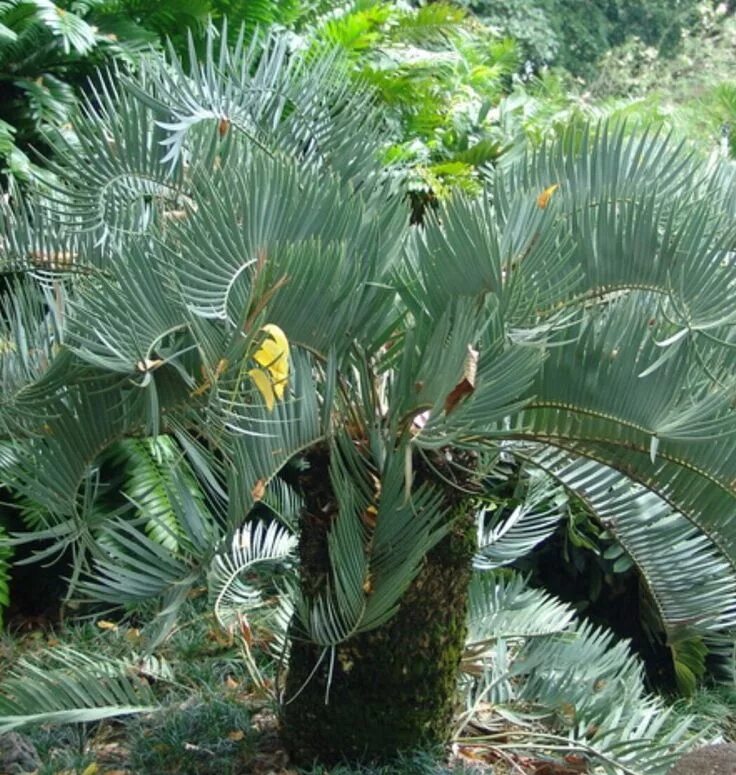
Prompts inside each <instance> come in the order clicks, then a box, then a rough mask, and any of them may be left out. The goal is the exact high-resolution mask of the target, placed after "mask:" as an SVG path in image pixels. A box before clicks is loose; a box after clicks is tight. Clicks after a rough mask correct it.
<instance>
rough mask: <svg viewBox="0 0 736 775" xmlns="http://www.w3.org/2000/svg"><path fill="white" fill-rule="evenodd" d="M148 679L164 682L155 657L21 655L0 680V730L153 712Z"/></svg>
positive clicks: (61, 651) (163, 668) (165, 673)
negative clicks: (28, 725)
mask: <svg viewBox="0 0 736 775" xmlns="http://www.w3.org/2000/svg"><path fill="white" fill-rule="evenodd" d="M147 678H151V679H155V680H167V679H170V678H171V672H170V670H169V668H168V666H167V664H166V663H165V662H163V661H162V660H160V659H153V658H142V657H141V658H139V657H136V656H135V655H133V656H132V657H130V658H127V659H112V658H109V657H101V656H100V655H99V654H95V655H94V656H92V655H87V654H82V653H80V652H78V651H75V650H73V649H70V648H57V649H53V650H50V651H47V652H46V653H45V654H43V655H41V656H28V657H22V658H21V659H20V660H18V662H17V663H16V665H15V666H14V667H12V668H11V669H10V670H9V671H8V672H7V673H6V674H5V675H4V676H3V679H2V681H0V732H8V731H10V730H12V729H17V728H18V727H22V726H25V725H27V724H70V723H77V722H83V721H99V720H100V719H105V718H110V717H112V716H124V715H128V714H131V713H146V712H151V711H153V710H156V709H157V707H158V702H157V701H156V699H155V697H154V694H153V691H152V690H151V688H150V685H149V683H148V681H147V680H146V679H147Z"/></svg>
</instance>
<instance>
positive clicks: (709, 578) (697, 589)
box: [533, 450, 736, 643]
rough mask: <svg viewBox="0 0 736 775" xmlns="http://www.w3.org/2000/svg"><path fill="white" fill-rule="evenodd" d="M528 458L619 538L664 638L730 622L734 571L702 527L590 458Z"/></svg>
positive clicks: (735, 600) (555, 454)
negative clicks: (631, 562)
mask: <svg viewBox="0 0 736 775" xmlns="http://www.w3.org/2000/svg"><path fill="white" fill-rule="evenodd" d="M533 459H534V461H535V462H536V463H537V464H539V465H540V466H543V467H544V469H545V470H547V471H549V472H551V473H552V475H554V476H555V477H556V478H557V479H559V481H560V482H562V483H563V484H564V486H565V487H568V488H569V489H570V490H571V491H573V492H574V493H575V494H576V495H578V496H579V497H581V498H583V500H584V501H585V502H586V503H587V504H588V505H589V507H590V508H591V509H592V510H593V513H594V514H595V515H596V518H597V519H599V520H600V522H601V524H602V525H603V526H604V527H605V528H606V530H608V531H609V532H610V533H611V534H612V535H613V536H614V537H615V538H616V539H617V540H618V541H619V542H620V544H621V546H622V548H623V549H624V550H625V551H626V553H627V554H628V555H629V557H630V558H631V559H632V560H633V562H634V564H635V566H636V568H637V570H638V572H639V573H640V575H641V578H642V580H643V582H644V584H645V585H646V588H647V590H648V592H649V594H650V595H651V597H652V599H653V601H654V603H655V605H656V607H657V609H658V612H659V616H660V617H661V621H662V624H663V626H664V628H665V630H666V632H667V636H668V640H669V641H670V642H671V643H677V642H678V641H680V640H686V639H688V638H690V637H692V636H693V635H696V634H699V635H703V634H706V633H708V632H709V631H712V630H715V631H718V630H724V631H733V630H734V628H735V625H736V622H735V621H734V615H735V613H734V611H735V608H736V573H734V570H733V567H732V565H731V564H730V563H729V562H727V561H726V560H725V559H724V557H723V556H722V555H721V554H720V552H719V551H718V548H717V546H716V545H714V544H713V542H712V541H711V540H710V539H709V537H708V535H707V534H706V533H703V532H701V531H700V530H698V529H697V528H696V527H694V526H693V525H692V523H690V522H689V521H688V520H687V519H686V518H685V517H683V516H682V515H681V514H678V513H677V512H676V511H673V509H672V508H671V507H670V506H669V505H668V504H667V503H666V502H665V501H663V500H662V499H660V498H659V497H657V495H655V494H654V493H652V492H650V491H648V490H646V489H644V488H643V487H641V486H640V485H636V484H635V483H633V482H631V480H629V479H627V478H626V477H625V476H623V475H621V474H619V473H618V472H617V471H614V470H613V469H611V468H609V467H607V466H603V465H601V464H600V463H597V462H596V461H592V460H584V459H575V458H572V457H571V456H569V455H568V454H566V453H564V452H559V451H555V450H537V451H536V453H535V454H534V455H533Z"/></svg>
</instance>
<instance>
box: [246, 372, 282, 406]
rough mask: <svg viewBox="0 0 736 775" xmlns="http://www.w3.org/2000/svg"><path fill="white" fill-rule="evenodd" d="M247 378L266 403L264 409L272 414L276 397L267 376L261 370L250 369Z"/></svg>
mask: <svg viewBox="0 0 736 775" xmlns="http://www.w3.org/2000/svg"><path fill="white" fill-rule="evenodd" d="M248 376H249V377H250V378H251V379H252V380H253V384H254V385H255V386H256V388H258V392H259V393H260V394H261V395H262V396H263V400H264V401H265V402H266V409H268V411H269V412H272V411H273V407H274V404H275V403H276V397H275V395H274V392H273V386H272V385H271V380H270V379H269V377H268V374H267V373H266V372H265V371H263V369H251V370H250V371H249V372H248Z"/></svg>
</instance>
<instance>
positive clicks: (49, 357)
mask: <svg viewBox="0 0 736 775" xmlns="http://www.w3.org/2000/svg"><path fill="white" fill-rule="evenodd" d="M59 299H60V297H59V296H57V297H56V298H54V294H53V291H52V290H51V289H44V288H43V287H42V286H40V285H39V284H38V283H37V282H34V281H33V280H32V279H26V278H21V279H17V280H15V281H14V282H11V283H10V285H9V289H8V293H5V294H3V295H2V297H1V300H0V351H1V352H2V357H1V358H0V379H1V380H2V386H3V390H2V399H0V433H2V434H4V435H6V436H7V435H8V434H10V433H15V434H20V435H22V434H24V433H32V432H34V431H38V430H39V427H40V426H41V425H42V424H43V420H39V417H38V415H39V414H45V412H46V409H47V404H48V396H40V395H39V394H38V392H37V391H36V390H35V389H34V388H35V384H36V383H37V382H38V381H39V380H40V379H42V378H43V377H44V376H46V375H47V374H48V372H49V369H50V367H51V364H52V363H53V362H54V360H55V358H56V357H57V355H58V353H59V352H60V350H61V347H62V344H63V341H64V320H63V317H62V316H61V315H60V314H59V313H60V308H59V306H58V302H59Z"/></svg>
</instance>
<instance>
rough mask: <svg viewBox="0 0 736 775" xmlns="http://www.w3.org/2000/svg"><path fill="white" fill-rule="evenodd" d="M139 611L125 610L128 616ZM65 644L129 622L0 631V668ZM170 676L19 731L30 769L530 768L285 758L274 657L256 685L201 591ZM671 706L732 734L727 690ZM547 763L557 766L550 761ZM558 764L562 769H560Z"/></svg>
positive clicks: (419, 771) (269, 773) (216, 774)
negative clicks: (142, 704) (77, 716)
mask: <svg viewBox="0 0 736 775" xmlns="http://www.w3.org/2000/svg"><path fill="white" fill-rule="evenodd" d="M136 621H139V620H138V619H136V618H132V619H131V622H136ZM59 645H64V646H70V647H72V648H74V649H77V650H79V651H83V652H85V653H92V654H99V655H101V656H102V655H105V656H111V657H120V656H124V655H128V654H130V652H131V650H136V649H139V650H140V649H141V648H142V646H143V641H142V635H141V633H140V631H139V630H138V629H137V628H136V627H135V626H133V624H132V623H130V624H126V623H124V622H111V621H110V622H108V621H105V620H98V621H86V622H84V623H69V624H67V625H65V626H64V627H60V628H56V629H51V628H46V629H36V630H34V631H31V632H25V631H16V632H5V633H3V634H0V673H2V671H3V669H4V668H7V667H9V666H11V665H12V664H13V663H14V662H16V661H17V659H18V658H19V657H20V656H22V655H24V654H32V653H36V652H39V651H41V650H43V649H46V648H48V647H54V646H59ZM159 653H160V656H162V657H163V658H164V659H166V660H167V661H168V663H169V664H170V666H171V668H172V673H173V675H172V679H171V680H170V681H156V682H153V683H152V689H153V691H154V694H155V695H156V699H157V700H158V702H160V703H161V706H162V710H161V711H159V712H156V713H151V714H146V715H140V716H129V717H124V718H121V719H115V720H110V721H104V722H100V723H94V724H77V725H67V726H60V727H52V726H42V727H37V728H34V729H30V730H28V731H26V732H25V733H26V734H27V735H28V736H29V738H30V739H31V741H32V742H33V744H34V745H35V746H36V749H37V750H38V753H39V755H40V758H41V760H42V762H43V765H42V767H41V768H40V769H39V770H38V773H37V775H60V774H62V773H63V775H238V774H239V773H248V775H276V774H278V775H481V773H486V774H488V773H493V775H506V774H507V773H512V772H513V773H516V774H517V775H518V774H519V773H521V772H525V773H533V772H536V771H537V769H538V766H539V762H540V760H536V761H532V760H530V759H527V760H524V759H523V757H520V758H515V757H513V756H511V755H508V754H505V759H504V758H503V757H502V756H501V754H498V756H494V751H493V750H491V749H486V750H476V755H477V756H478V757H479V758H478V759H474V758H473V754H472V752H471V751H472V749H469V748H466V749H464V750H463V754H462V756H456V757H452V758H451V761H450V763H447V757H446V756H445V752H443V751H418V752H415V753H412V754H411V755H406V756H403V757H402V758H400V759H399V760H397V761H396V762H395V763H394V764H392V765H384V766H380V767H378V766H371V765H370V764H369V763H365V764H362V765H350V766H349V765H347V764H345V765H338V766H333V767H330V768H328V769H326V768H324V767H321V766H317V765H315V766H314V767H312V768H311V769H310V768H306V769H296V768H293V767H291V766H290V764H289V761H288V756H287V755H286V752H285V751H284V750H283V748H282V747H281V745H280V742H279V739H278V734H277V732H278V728H277V727H278V725H277V717H276V705H275V701H274V699H273V698H274V696H275V693H276V691H275V684H276V666H275V665H274V664H273V663H270V662H269V661H268V660H267V659H266V658H261V659H260V664H259V667H260V668H261V669H262V670H263V679H264V681H263V685H261V686H257V685H256V684H254V682H253V680H252V678H251V676H250V674H249V673H248V671H247V670H246V668H245V664H244V660H243V657H242V654H241V652H240V647H239V646H238V644H237V642H236V641H234V640H233V639H231V638H229V637H227V635H226V634H224V633H223V632H222V631H221V630H219V629H218V627H217V625H216V622H215V621H214V618H213V617H212V615H211V614H210V613H209V611H208V609H207V608H206V603H205V601H204V600H201V599H200V600H192V601H190V602H189V603H188V604H187V607H186V610H185V612H184V615H183V616H182V618H181V620H180V624H179V625H178V626H177V628H176V629H175V631H174V632H173V633H172V635H171V636H170V637H169V638H168V639H167V640H166V642H165V644H164V645H163V647H162V648H161V649H160V652H159ZM673 710H674V713H675V714H676V715H677V714H681V715H682V716H685V715H687V714H693V713H694V714H696V715H697V716H698V717H699V718H700V719H701V720H702V725H703V728H707V729H708V732H709V733H715V734H718V733H720V734H721V735H722V736H723V737H724V738H726V739H734V738H736V690H734V689H727V688H725V687H719V688H713V689H701V690H699V691H698V692H697V693H696V694H695V695H694V696H693V697H692V698H690V699H688V700H678V701H676V702H675V703H674V705H673ZM543 771H545V772H546V771H549V772H557V771H558V770H557V769H554V768H553V765H550V769H549V770H543ZM562 771H564V770H562Z"/></svg>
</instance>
